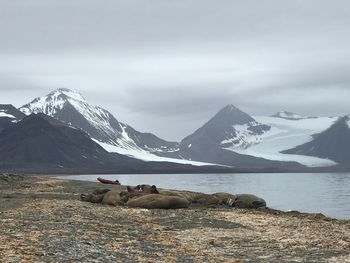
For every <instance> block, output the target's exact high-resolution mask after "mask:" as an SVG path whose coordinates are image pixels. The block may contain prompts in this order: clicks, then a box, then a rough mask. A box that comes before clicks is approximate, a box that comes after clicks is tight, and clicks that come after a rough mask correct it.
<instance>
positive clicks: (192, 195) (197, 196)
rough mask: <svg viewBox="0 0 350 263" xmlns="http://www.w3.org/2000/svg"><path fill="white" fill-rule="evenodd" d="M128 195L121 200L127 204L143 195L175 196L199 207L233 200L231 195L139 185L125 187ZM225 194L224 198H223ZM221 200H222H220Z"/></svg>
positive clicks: (124, 195)
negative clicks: (160, 188) (159, 188)
mask: <svg viewBox="0 0 350 263" xmlns="http://www.w3.org/2000/svg"><path fill="white" fill-rule="evenodd" d="M127 190H128V193H127V194H126V193H123V194H121V195H122V200H123V201H124V202H127V201H128V200H129V199H131V198H134V197H137V196H141V195H145V194H149V193H152V194H160V195H164V196H177V197H182V198H185V199H187V200H188V201H189V203H190V204H195V205H199V206H215V205H220V204H227V202H228V201H227V200H228V199H229V198H233V195H230V194H226V193H217V194H213V195H211V194H204V193H199V192H190V191H178V190H158V189H157V187H156V186H155V185H147V184H141V185H137V186H135V187H129V186H128V187H127ZM224 194H225V196H224ZM222 199H223V200H222Z"/></svg>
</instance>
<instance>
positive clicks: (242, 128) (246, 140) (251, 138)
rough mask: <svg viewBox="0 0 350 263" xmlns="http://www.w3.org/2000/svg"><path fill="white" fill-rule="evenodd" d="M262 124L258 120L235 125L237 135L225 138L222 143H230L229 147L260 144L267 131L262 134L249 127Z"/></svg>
mask: <svg viewBox="0 0 350 263" xmlns="http://www.w3.org/2000/svg"><path fill="white" fill-rule="evenodd" d="M260 125H261V123H258V122H256V121H253V122H249V123H247V124H243V125H234V126H232V127H233V129H234V131H235V136H234V137H232V138H227V139H226V140H223V141H222V142H221V143H220V145H221V146H223V147H225V146H227V145H230V146H229V147H228V148H232V149H245V148H248V147H250V146H252V145H254V144H259V143H260V142H261V141H262V140H263V138H264V137H265V134H266V132H267V131H262V134H258V133H255V132H254V131H252V130H250V129H249V128H254V127H258V126H260ZM225 148H226V147H225Z"/></svg>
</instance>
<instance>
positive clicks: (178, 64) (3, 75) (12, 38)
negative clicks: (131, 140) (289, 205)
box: [0, 0, 350, 140]
mask: <svg viewBox="0 0 350 263" xmlns="http://www.w3.org/2000/svg"><path fill="white" fill-rule="evenodd" d="M349 10H350V3H349V1H345V0H339V1H337V2H336V3H335V2H331V1H322V0H317V1H316V0H310V1H280V0H267V1H246V0H238V1H231V0H222V1H219V2H218V1H214V0H188V1H182V0H180V1H170V0H150V1H143V0H130V1H119V0H105V1H96V0H74V1H70V0H61V1H57V0H31V1H20V0H18V1H7V0H0V36H1V41H0V93H1V102H2V103H13V104H15V105H16V106H21V105H22V104H24V103H26V102H28V101H30V100H31V99H33V98H34V97H37V96H41V95H44V94H46V93H48V92H50V91H51V90H52V89H55V88H58V87H67V88H72V89H76V90H79V91H81V93H83V95H84V96H85V97H86V98H87V99H88V100H89V101H91V102H92V103H93V104H96V105H100V106H103V107H105V108H107V109H108V110H110V111H111V112H112V113H114V114H115V115H116V117H117V118H118V119H120V120H122V121H124V122H126V123H130V124H132V125H133V126H135V128H138V129H140V130H143V131H151V132H156V133H158V134H159V135H160V136H162V137H164V138H167V139H177V140H178V139H181V138H182V137H184V136H186V135H188V134H189V133H190V132H192V131H193V130H194V129H196V128H198V127H199V126H200V125H201V124H203V123H204V122H205V121H206V120H207V119H208V118H210V117H211V116H213V115H214V114H215V112H216V111H217V110H219V109H220V108H221V107H223V106H225V105H226V104H228V103H232V104H235V105H236V106H238V107H240V108H241V109H242V110H244V111H247V112H248V113H250V114H254V115H259V114H272V113H274V112H275V111H279V110H290V111H296V112H298V113H300V114H305V115H343V114H346V113H349V112H350V107H349V106H348V105H349V103H348V101H349V100H350V89H349V84H350V77H349V74H348V72H349V71H350V63H349V61H350V49H349V47H348V43H349V41H350V32H349V31H350V27H349V24H350V11H349Z"/></svg>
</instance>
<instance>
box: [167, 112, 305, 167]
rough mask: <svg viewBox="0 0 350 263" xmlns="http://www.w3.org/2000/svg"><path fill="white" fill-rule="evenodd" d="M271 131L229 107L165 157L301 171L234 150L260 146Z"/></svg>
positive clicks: (293, 164)
mask: <svg viewBox="0 0 350 263" xmlns="http://www.w3.org/2000/svg"><path fill="white" fill-rule="evenodd" d="M270 129H271V127H270V126H268V125H265V124H261V123H259V122H257V121H256V120H255V119H254V118H252V117H251V116H249V115H248V114H246V113H244V112H242V111H241V110H239V109H238V108H236V107H235V106H233V105H228V106H226V107H224V108H223V109H221V110H220V111H219V112H218V113H217V114H216V115H215V116H214V117H213V118H211V119H210V120H209V121H208V122H207V123H205V124H204V125H203V126H202V127H201V128H199V129H198V130H196V131H195V132H194V133H193V134H191V135H190V136H188V137H186V138H184V139H183V140H182V141H181V143H180V150H179V151H177V152H172V153H167V154H166V156H168V157H173V158H183V159H187V160H194V161H200V162H208V163H217V164H221V165H227V166H233V167H236V168H243V169H247V168H254V169H262V170H264V169H271V170H273V169H280V168H281V167H284V168H285V169H286V170H289V169H296V168H298V169H299V168H301V167H302V166H301V165H299V164H297V163H292V162H279V161H270V160H267V159H263V158H259V157H254V156H248V155H245V154H240V153H237V152H235V151H234V150H236V149H245V148H248V147H250V146H251V145H254V144H257V143H259V142H260V141H261V139H262V137H263V136H264V134H265V133H267V132H268V131H270ZM163 155H164V154H163Z"/></svg>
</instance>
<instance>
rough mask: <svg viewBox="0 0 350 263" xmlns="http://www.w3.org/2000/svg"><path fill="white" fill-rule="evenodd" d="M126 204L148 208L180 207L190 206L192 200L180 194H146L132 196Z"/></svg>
mask: <svg viewBox="0 0 350 263" xmlns="http://www.w3.org/2000/svg"><path fill="white" fill-rule="evenodd" d="M126 205H127V206H129V207H139V208H146V209H179V208H187V207H189V205H190V202H189V201H188V200H187V199H185V198H183V197H179V196H166V195H160V194H146V195H142V196H139V197H134V198H131V199H130V200H129V201H128V202H127V203H126Z"/></svg>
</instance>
